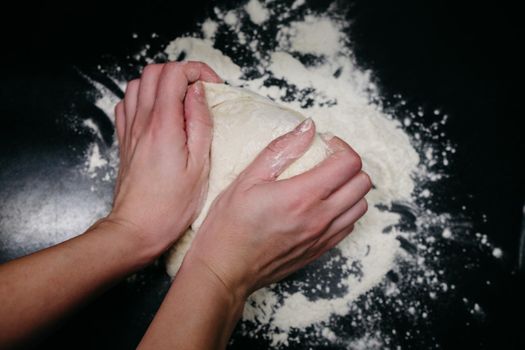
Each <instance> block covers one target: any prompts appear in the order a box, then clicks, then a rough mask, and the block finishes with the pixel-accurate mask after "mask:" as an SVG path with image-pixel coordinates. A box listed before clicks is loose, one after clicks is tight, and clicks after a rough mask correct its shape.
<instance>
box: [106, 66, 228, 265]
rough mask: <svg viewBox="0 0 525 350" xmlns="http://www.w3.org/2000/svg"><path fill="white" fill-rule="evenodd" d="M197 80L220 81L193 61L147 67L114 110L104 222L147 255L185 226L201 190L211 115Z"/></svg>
mask: <svg viewBox="0 0 525 350" xmlns="http://www.w3.org/2000/svg"><path fill="white" fill-rule="evenodd" d="M198 80H203V81H208V82H222V80H221V79H220V78H219V76H218V75H217V74H216V73H215V72H214V71H213V70H212V69H211V68H210V67H208V66H207V65H205V64H204V63H200V62H171V63H167V64H154V65H149V66H147V67H146V68H145V69H144V71H143V74H142V77H141V78H140V79H137V80H133V81H131V82H129V83H128V86H127V89H126V93H125V97H124V100H123V101H121V102H119V103H118V104H117V106H116V109H115V115H116V116H115V123H116V128H117V136H118V142H119V148H120V151H119V152H120V154H119V157H120V168H119V174H118V177H117V181H116V187H115V197H114V204H113V209H112V211H111V213H110V215H109V216H108V217H107V218H106V219H104V221H106V222H110V223H116V224H118V225H123V226H124V227H125V228H126V231H127V232H133V234H137V235H138V236H139V238H140V239H141V241H142V242H143V243H144V244H145V245H146V246H147V247H148V248H150V251H151V252H152V255H155V256H158V255H160V254H162V252H164V251H165V250H166V249H167V248H169V247H170V246H171V245H172V244H173V243H174V242H175V241H176V240H177V239H178V238H179V237H180V236H181V235H182V233H183V232H184V230H186V229H187V228H188V227H189V225H190V224H191V222H192V221H193V220H194V219H195V217H196V215H197V213H198V210H199V209H200V206H201V205H202V203H203V200H204V196H205V193H206V190H207V183H208V174H209V168H210V158H209V155H210V146H211V139H212V120H211V118H210V112H209V110H208V106H207V103H206V98H205V95H204V88H203V86H202V83H200V82H198ZM155 256H154V257H155Z"/></svg>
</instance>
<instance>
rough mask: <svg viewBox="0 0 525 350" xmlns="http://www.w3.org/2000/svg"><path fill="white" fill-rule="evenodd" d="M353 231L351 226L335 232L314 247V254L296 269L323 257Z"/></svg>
mask: <svg viewBox="0 0 525 350" xmlns="http://www.w3.org/2000/svg"><path fill="white" fill-rule="evenodd" d="M353 230H354V226H353V225H351V226H348V227H345V228H344V229H343V230H341V231H339V232H337V233H336V234H335V235H332V236H330V238H329V239H328V240H326V241H323V242H322V243H320V244H319V246H318V247H316V248H317V250H316V251H315V253H313V254H312V255H311V256H309V257H308V258H306V259H305V260H304V261H303V262H302V266H299V267H298V268H299V269H300V268H302V267H304V266H306V265H308V264H310V263H312V262H314V261H315V260H317V259H319V258H320V257H321V256H323V255H324V254H325V253H326V252H328V251H329V250H330V249H332V248H335V247H336V246H337V245H338V244H339V243H341V241H342V240H343V239H345V238H346V237H348V236H349V235H350V234H351V233H352V231H353Z"/></svg>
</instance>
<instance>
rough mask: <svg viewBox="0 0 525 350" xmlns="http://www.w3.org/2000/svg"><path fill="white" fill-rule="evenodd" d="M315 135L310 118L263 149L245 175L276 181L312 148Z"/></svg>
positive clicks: (313, 125)
mask: <svg viewBox="0 0 525 350" xmlns="http://www.w3.org/2000/svg"><path fill="white" fill-rule="evenodd" d="M314 135H315V124H314V122H313V120H312V119H310V118H308V119H306V120H305V121H303V122H302V123H300V124H299V125H297V126H296V127H295V129H293V130H292V131H290V132H289V133H286V134H284V135H282V136H280V137H278V138H276V139H275V140H273V141H272V142H271V143H270V144H269V145H268V146H267V147H266V148H265V149H263V150H262V151H261V153H259V155H258V156H257V157H256V158H255V160H254V161H253V162H252V163H251V164H250V165H248V167H247V168H246V170H245V171H244V173H245V175H247V176H249V177H251V178H256V179H258V180H262V181H274V180H275V179H277V178H278V177H279V175H281V174H282V173H283V171H284V170H286V168H288V167H289V166H290V164H292V163H293V162H294V161H295V160H296V159H298V158H300V157H301V156H302V155H303V154H304V153H305V152H306V151H307V150H308V148H310V145H311V144H312V142H313V140H314Z"/></svg>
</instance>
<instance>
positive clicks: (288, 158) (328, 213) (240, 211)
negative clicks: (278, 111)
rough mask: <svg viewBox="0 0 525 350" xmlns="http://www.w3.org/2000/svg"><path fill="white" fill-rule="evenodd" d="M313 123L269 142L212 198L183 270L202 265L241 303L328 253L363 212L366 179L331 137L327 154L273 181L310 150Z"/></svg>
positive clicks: (346, 149) (348, 152)
mask: <svg viewBox="0 0 525 350" xmlns="http://www.w3.org/2000/svg"><path fill="white" fill-rule="evenodd" d="M314 135H315V126H314V124H313V122H311V120H310V121H307V122H305V123H303V124H302V125H299V126H298V127H297V128H296V129H295V130H294V131H291V132H290V133H288V134H285V135H283V136H281V137H279V138H277V139H276V140H274V141H272V142H271V143H270V144H269V145H268V147H266V148H265V149H264V150H263V151H262V152H261V153H260V154H259V155H258V156H257V158H256V159H255V160H254V161H253V162H252V163H251V164H250V165H249V166H248V167H247V168H246V169H245V170H244V171H243V172H242V173H241V174H240V175H239V176H238V177H237V179H236V180H235V181H234V182H233V183H231V184H230V186H229V187H228V188H227V189H226V190H225V191H224V192H223V193H221V195H219V196H218V197H217V199H216V200H215V202H214V203H213V205H212V207H211V209H210V211H209V213H208V216H207V217H206V220H205V221H204V223H203V225H202V226H201V228H200V230H199V232H198V233H197V235H196V237H195V239H194V241H193V243H192V246H191V248H190V251H189V252H188V254H187V255H186V258H185V260H184V264H183V265H186V268H190V269H191V266H192V264H199V265H201V267H202V266H205V267H206V268H207V269H209V270H210V271H211V272H212V275H215V277H217V278H218V279H219V280H220V282H221V283H222V284H223V285H224V286H225V287H226V288H227V290H228V292H229V293H232V294H233V296H234V297H236V298H241V299H244V298H247V297H248V296H249V295H250V294H251V293H252V292H254V291H255V290H257V289H258V288H260V287H263V286H265V285H268V284H271V283H274V282H277V281H279V280H281V279H283V278H284V277H286V276H287V275H289V274H291V273H293V272H294V271H296V270H298V269H300V268H302V267H303V266H305V265H307V264H308V263H310V262H312V261H313V260H315V259H317V258H319V257H320V256H321V255H322V254H323V253H325V252H326V251H328V250H329V249H331V248H333V247H335V246H336V245H337V244H338V243H339V242H340V241H341V240H342V239H344V238H345V237H346V236H347V235H348V234H350V232H351V231H352V229H353V225H354V223H355V222H356V221H357V220H358V219H359V218H360V217H361V216H363V215H364V213H365V212H366V210H367V202H366V200H365V199H364V196H365V194H366V193H367V192H368V191H369V190H370V188H371V181H370V178H369V176H368V175H367V174H366V173H364V172H363V171H361V159H360V157H359V155H358V154H357V153H356V152H355V151H354V150H353V149H352V148H350V146H348V144H346V143H345V142H344V141H342V140H341V139H339V138H337V137H332V138H331V139H330V140H326V142H327V144H328V145H329V146H330V148H331V151H332V153H331V155H330V156H328V157H327V158H326V159H325V160H324V161H323V162H321V163H320V164H319V165H318V166H316V167H314V168H313V169H311V170H309V171H307V172H305V173H303V174H299V175H297V176H294V177H292V178H289V179H284V180H277V177H278V176H279V175H280V174H281V173H282V172H283V171H284V170H285V169H286V168H287V167H288V166H289V165H290V164H291V163H292V162H293V161H295V160H296V159H298V158H300V157H301V156H302V155H303V154H304V152H306V150H307V149H308V148H309V146H310V145H311V143H312V141H313V137H314Z"/></svg>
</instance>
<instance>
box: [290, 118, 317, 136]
mask: <svg viewBox="0 0 525 350" xmlns="http://www.w3.org/2000/svg"><path fill="white" fill-rule="evenodd" d="M313 125H314V121H313V120H312V118H308V119H306V120H304V121H303V122H302V123H301V124H299V125H297V126H296V127H295V129H294V130H293V132H294V134H302V133H304V132H307V131H308V130H310V129H311V128H312V126H313Z"/></svg>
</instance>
